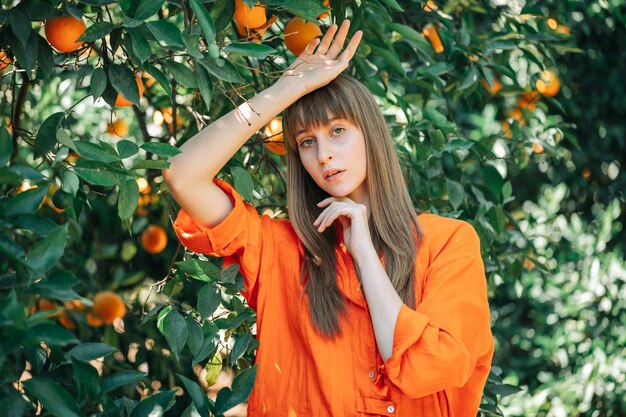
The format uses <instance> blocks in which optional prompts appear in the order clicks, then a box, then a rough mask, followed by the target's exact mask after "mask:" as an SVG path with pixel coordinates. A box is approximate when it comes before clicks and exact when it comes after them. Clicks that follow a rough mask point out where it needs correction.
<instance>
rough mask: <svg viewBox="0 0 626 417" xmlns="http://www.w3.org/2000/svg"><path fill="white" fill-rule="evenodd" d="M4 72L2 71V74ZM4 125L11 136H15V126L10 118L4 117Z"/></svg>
mask: <svg viewBox="0 0 626 417" xmlns="http://www.w3.org/2000/svg"><path fill="white" fill-rule="evenodd" d="M1 71H2V70H0V72H1ZM4 124H5V125H6V127H7V130H8V131H9V134H10V135H12V134H13V125H12V124H11V119H9V116H5V117H4Z"/></svg>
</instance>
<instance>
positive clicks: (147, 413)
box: [130, 390, 176, 417]
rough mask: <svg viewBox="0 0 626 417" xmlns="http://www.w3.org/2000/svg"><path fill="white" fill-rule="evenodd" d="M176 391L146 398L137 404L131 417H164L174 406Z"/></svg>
mask: <svg viewBox="0 0 626 417" xmlns="http://www.w3.org/2000/svg"><path fill="white" fill-rule="evenodd" d="M174 394H176V390H172V391H163V392H159V393H158V394H155V395H152V396H150V397H148V398H144V399H143V400H141V401H140V402H139V404H137V406H136V407H135V408H134V410H133V412H132V413H131V415H130V417H162V416H163V415H164V414H165V412H166V411H167V410H169V409H170V408H171V407H172V405H174Z"/></svg>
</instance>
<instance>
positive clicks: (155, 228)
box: [141, 224, 167, 254]
mask: <svg viewBox="0 0 626 417" xmlns="http://www.w3.org/2000/svg"><path fill="white" fill-rule="evenodd" d="M141 246H142V247H143V248H144V250H145V251H146V252H148V253H152V254H157V253H161V252H163V249H165V247H166V246H167V233H165V229H163V227H161V226H159V225H157V224H151V225H149V226H148V227H146V229H145V230H144V231H143V233H142V234H141Z"/></svg>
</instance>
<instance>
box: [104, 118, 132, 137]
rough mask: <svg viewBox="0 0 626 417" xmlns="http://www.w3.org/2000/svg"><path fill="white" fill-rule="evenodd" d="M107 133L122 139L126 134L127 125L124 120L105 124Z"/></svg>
mask: <svg viewBox="0 0 626 417" xmlns="http://www.w3.org/2000/svg"><path fill="white" fill-rule="evenodd" d="M107 133H108V134H109V135H111V136H117V137H118V138H123V137H124V136H126V134H127V133H128V123H126V121H125V120H124V119H117V120H116V121H114V122H113V123H108V124H107Z"/></svg>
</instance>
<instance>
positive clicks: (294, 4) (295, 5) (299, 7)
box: [281, 0, 328, 22]
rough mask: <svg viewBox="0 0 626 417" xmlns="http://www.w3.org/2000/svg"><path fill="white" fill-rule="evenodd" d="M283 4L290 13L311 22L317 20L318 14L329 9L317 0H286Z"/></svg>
mask: <svg viewBox="0 0 626 417" xmlns="http://www.w3.org/2000/svg"><path fill="white" fill-rule="evenodd" d="M281 6H282V7H284V8H285V9H287V11H289V12H290V13H292V14H294V15H296V16H300V17H301V18H303V19H305V20H308V21H310V22H316V21H317V16H319V15H321V14H322V13H324V12H325V11H328V9H327V8H326V7H324V6H322V3H321V2H320V1H315V0H284V1H283V2H282V4H281Z"/></svg>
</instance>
